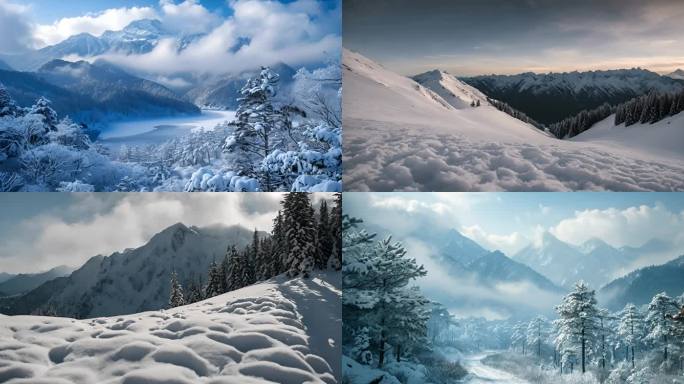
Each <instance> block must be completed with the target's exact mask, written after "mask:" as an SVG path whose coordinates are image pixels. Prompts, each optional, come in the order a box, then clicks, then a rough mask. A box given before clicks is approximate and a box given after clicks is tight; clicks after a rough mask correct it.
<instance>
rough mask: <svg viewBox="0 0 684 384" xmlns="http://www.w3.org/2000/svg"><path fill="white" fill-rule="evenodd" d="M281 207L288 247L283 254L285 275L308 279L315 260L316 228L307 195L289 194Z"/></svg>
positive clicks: (300, 193) (299, 193)
mask: <svg viewBox="0 0 684 384" xmlns="http://www.w3.org/2000/svg"><path fill="white" fill-rule="evenodd" d="M282 205H283V224H284V227H285V238H286V242H287V247H288V248H287V251H286V253H285V257H286V258H285V265H286V268H287V275H288V276H289V277H294V276H299V275H301V276H304V277H308V276H309V274H310V273H311V270H312V269H313V267H314V264H315V260H316V227H315V224H314V212H313V208H311V203H310V201H309V195H308V193H305V192H290V193H288V194H287V195H285V199H284V200H283V201H282Z"/></svg>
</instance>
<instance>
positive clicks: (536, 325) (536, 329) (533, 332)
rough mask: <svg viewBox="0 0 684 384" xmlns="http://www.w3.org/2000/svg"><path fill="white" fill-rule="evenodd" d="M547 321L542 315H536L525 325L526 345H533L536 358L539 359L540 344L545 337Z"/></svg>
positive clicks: (540, 352)
mask: <svg viewBox="0 0 684 384" xmlns="http://www.w3.org/2000/svg"><path fill="white" fill-rule="evenodd" d="M548 327H549V322H548V320H547V319H546V318H545V317H544V316H537V317H535V318H534V319H532V320H531V321H530V322H529V324H528V325H527V345H529V346H530V348H531V347H533V346H534V347H535V349H536V352H537V358H539V359H541V354H542V344H543V343H544V341H545V340H546V338H547V334H548V332H549V330H548Z"/></svg>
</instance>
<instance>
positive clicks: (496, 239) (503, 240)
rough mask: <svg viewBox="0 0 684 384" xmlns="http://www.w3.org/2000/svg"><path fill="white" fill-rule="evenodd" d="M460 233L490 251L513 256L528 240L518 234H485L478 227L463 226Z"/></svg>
mask: <svg viewBox="0 0 684 384" xmlns="http://www.w3.org/2000/svg"><path fill="white" fill-rule="evenodd" d="M460 232H461V233H462V234H463V235H465V236H467V237H469V238H470V239H471V240H473V241H475V242H476V243H478V244H480V245H481V246H483V247H485V248H487V249H488V250H490V251H494V250H500V251H502V252H503V253H505V254H506V255H509V256H510V255H514V254H515V253H517V252H518V251H519V250H521V249H523V248H524V247H525V246H526V245H527V244H529V242H530V241H529V240H528V239H527V238H526V237H525V236H523V235H521V234H520V233H518V232H513V233H510V234H508V235H497V234H493V233H487V232H486V231H485V230H484V229H482V228H481V227H480V226H479V225H477V224H475V225H471V226H463V227H461V229H460Z"/></svg>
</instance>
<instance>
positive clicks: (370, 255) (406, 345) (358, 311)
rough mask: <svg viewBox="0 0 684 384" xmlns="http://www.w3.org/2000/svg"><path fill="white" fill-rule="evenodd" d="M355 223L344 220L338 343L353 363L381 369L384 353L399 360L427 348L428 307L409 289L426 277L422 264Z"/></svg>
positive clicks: (392, 243)
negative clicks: (377, 239) (420, 278)
mask: <svg viewBox="0 0 684 384" xmlns="http://www.w3.org/2000/svg"><path fill="white" fill-rule="evenodd" d="M360 222H361V221H360V220H357V219H352V218H349V217H346V216H345V217H344V219H343V235H342V239H343V253H344V259H343V264H342V276H343V277H342V285H343V289H344V295H343V296H342V338H343V345H345V347H346V348H348V350H347V351H345V353H346V354H347V355H349V356H351V357H352V358H353V359H354V360H356V361H357V362H359V363H361V364H366V365H373V366H377V367H380V368H381V367H383V365H384V364H385V363H386V362H387V360H388V359H387V356H388V355H389V356H392V357H393V358H394V360H396V361H397V362H399V361H401V360H402V359H403V358H409V357H411V356H416V354H417V353H418V352H420V351H421V350H424V349H426V348H429V347H428V343H429V340H428V321H429V318H430V313H431V310H432V303H431V302H430V301H429V300H428V299H426V298H425V297H424V296H423V295H422V294H421V292H420V290H419V289H418V287H415V286H414V287H410V286H409V283H410V282H411V281H413V280H414V279H416V278H418V277H421V276H425V275H426V273H427V272H426V271H425V269H424V268H423V266H422V265H418V264H417V263H416V260H415V259H413V258H410V257H409V256H408V255H407V252H406V249H405V248H404V247H403V245H402V244H401V243H398V242H394V241H392V239H391V237H388V238H386V239H384V240H380V241H375V240H374V238H375V235H373V234H368V233H367V232H366V231H364V230H362V229H361V230H360V229H357V226H358V224H359V223H360Z"/></svg>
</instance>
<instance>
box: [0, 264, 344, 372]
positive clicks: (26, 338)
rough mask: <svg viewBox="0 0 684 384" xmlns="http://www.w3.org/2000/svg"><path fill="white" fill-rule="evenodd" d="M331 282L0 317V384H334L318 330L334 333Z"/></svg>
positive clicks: (337, 312) (278, 282)
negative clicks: (89, 312)
mask: <svg viewBox="0 0 684 384" xmlns="http://www.w3.org/2000/svg"><path fill="white" fill-rule="evenodd" d="M337 280H339V273H332V272H326V273H321V274H319V275H316V276H314V277H313V278H311V279H294V280H289V281H288V280H285V279H284V278H276V279H273V280H269V281H267V282H265V283H260V284H256V285H253V286H250V287H246V288H243V289H240V290H237V291H234V292H230V293H226V294H223V295H220V296H216V297H213V298H211V299H207V300H204V301H202V302H198V303H195V304H190V305H186V306H183V307H178V308H173V309H170V310H162V311H154V312H142V313H136V314H132V315H126V316H117V317H101V318H94V319H86V320H76V319H70V318H60V317H43V316H3V315H0V324H1V325H0V382H7V383H25V382H30V383H56V384H59V383H77V384H78V383H83V384H91V383H101V382H102V383H112V384H114V383H121V384H143V383H144V384H150V383H166V384H169V383H171V384H189V383H215V384H219V383H247V384H249V383H253V384H257V383H274V382H278V383H305V382H306V383H336V382H337V378H336V376H337V375H338V374H339V359H340V358H339V357H338V356H339V353H340V352H339V347H335V348H332V349H330V348H325V347H322V346H321V343H322V342H323V341H322V340H323V339H325V342H327V340H328V339H331V338H335V340H337V343H338V344H337V345H338V346H339V337H338V336H336V335H334V334H324V333H326V332H328V331H329V329H327V328H326V325H324V324H323V323H331V326H333V327H334V326H337V327H341V325H340V324H339V320H340V318H341V307H340V291H339V290H338V289H336V288H335V286H336V285H337V286H339V285H338V284H337V283H335V281H337ZM307 303H308V304H307ZM326 305H327V306H329V307H325V306H326ZM331 320H332V321H331ZM319 323H321V324H320V328H322V331H321V330H320V329H318V328H319ZM335 358H337V361H335ZM336 365H337V366H336ZM331 367H335V368H331ZM334 369H336V371H337V372H336V371H334ZM337 377H339V376H337Z"/></svg>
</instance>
